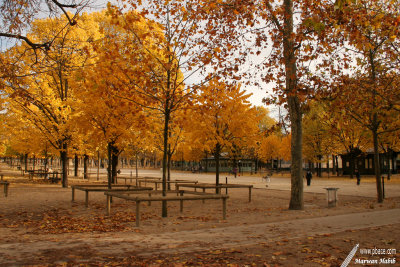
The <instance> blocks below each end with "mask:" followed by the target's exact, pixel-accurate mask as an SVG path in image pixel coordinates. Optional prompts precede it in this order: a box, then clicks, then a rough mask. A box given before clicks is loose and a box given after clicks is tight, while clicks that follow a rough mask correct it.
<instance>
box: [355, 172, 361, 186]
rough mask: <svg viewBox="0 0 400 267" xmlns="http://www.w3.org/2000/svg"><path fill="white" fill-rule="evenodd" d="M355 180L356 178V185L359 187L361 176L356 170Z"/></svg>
mask: <svg viewBox="0 0 400 267" xmlns="http://www.w3.org/2000/svg"><path fill="white" fill-rule="evenodd" d="M356 178H357V185H360V182H361V176H360V172H359V171H358V170H356Z"/></svg>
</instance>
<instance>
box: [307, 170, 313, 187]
mask: <svg viewBox="0 0 400 267" xmlns="http://www.w3.org/2000/svg"><path fill="white" fill-rule="evenodd" d="M306 179H307V186H310V185H311V179H312V173H311V172H310V171H307V174H306Z"/></svg>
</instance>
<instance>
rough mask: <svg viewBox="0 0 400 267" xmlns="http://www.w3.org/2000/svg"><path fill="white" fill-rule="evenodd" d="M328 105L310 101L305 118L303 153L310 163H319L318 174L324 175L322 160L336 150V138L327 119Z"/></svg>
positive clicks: (327, 158)
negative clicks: (332, 135)
mask: <svg viewBox="0 0 400 267" xmlns="http://www.w3.org/2000/svg"><path fill="white" fill-rule="evenodd" d="M326 115H327V114H326V106H325V105H324V103H323V102H312V103H310V109H309V111H308V112H306V114H305V116H304V118H303V129H304V136H303V142H304V147H303V153H304V157H305V159H306V160H308V161H309V163H311V162H312V163H317V167H318V168H317V175H318V176H319V177H321V176H322V166H321V164H322V162H323V160H324V159H326V160H327V161H329V155H331V154H332V153H333V152H334V151H336V142H335V141H336V140H334V139H333V138H331V132H330V127H329V126H330V125H329V124H328V123H327V121H326V119H325V118H326Z"/></svg>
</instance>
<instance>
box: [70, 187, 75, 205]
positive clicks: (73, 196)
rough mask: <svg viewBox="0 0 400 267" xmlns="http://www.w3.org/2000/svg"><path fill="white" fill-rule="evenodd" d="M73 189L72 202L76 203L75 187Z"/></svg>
mask: <svg viewBox="0 0 400 267" xmlns="http://www.w3.org/2000/svg"><path fill="white" fill-rule="evenodd" d="M71 188H72V200H71V202H74V201H75V187H74V186H71Z"/></svg>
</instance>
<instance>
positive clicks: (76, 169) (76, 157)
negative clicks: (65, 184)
mask: <svg viewBox="0 0 400 267" xmlns="http://www.w3.org/2000/svg"><path fill="white" fill-rule="evenodd" d="M78 167H79V159H78V155H77V154H75V158H74V176H75V177H78Z"/></svg>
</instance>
